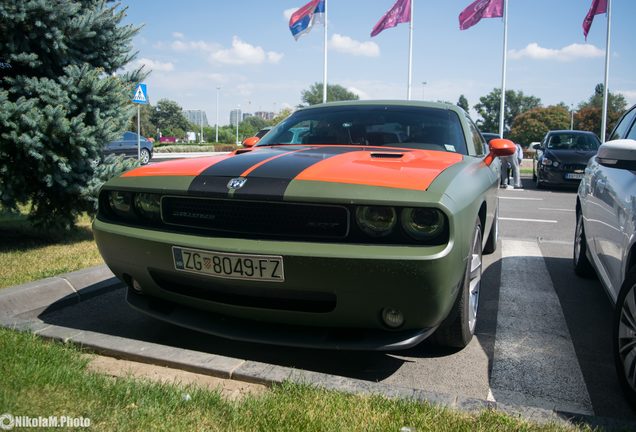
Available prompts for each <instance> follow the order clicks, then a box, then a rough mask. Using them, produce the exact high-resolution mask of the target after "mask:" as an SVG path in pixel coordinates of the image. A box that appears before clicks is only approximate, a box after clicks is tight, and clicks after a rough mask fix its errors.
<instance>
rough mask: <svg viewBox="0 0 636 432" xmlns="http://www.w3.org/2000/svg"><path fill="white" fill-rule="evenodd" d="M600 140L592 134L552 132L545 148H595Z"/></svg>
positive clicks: (599, 143)
mask: <svg viewBox="0 0 636 432" xmlns="http://www.w3.org/2000/svg"><path fill="white" fill-rule="evenodd" d="M599 145H601V142H600V141H599V140H598V138H597V137H596V136H595V135H593V134H587V133H567V132H565V133H553V134H551V135H550V136H549V137H548V139H547V146H546V147H547V148H549V149H552V150H584V151H588V150H589V151H593V150H597V149H598V147H599Z"/></svg>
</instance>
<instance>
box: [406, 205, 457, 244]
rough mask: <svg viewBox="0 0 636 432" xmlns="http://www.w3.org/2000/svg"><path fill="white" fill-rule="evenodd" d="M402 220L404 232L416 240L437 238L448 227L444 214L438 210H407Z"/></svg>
mask: <svg viewBox="0 0 636 432" xmlns="http://www.w3.org/2000/svg"><path fill="white" fill-rule="evenodd" d="M400 220H401V222H402V227H403V228H404V231H406V232H407V234H408V235H410V236H411V237H413V238H414V239H416V240H429V239H432V238H435V237H437V236H438V235H440V234H441V233H442V232H444V228H445V225H446V218H445V217H444V214H443V213H442V212H441V211H439V210H438V209H436V208H405V209H404V210H402V216H401V217H400Z"/></svg>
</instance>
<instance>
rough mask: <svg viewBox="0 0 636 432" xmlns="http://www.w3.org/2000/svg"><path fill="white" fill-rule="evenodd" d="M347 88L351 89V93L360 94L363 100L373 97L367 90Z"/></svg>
mask: <svg viewBox="0 0 636 432" xmlns="http://www.w3.org/2000/svg"><path fill="white" fill-rule="evenodd" d="M347 90H348V91H350V92H351V93H354V94H356V95H358V97H359V98H360V99H362V100H365V99H371V97H369V95H368V94H367V93H366V92H364V91H362V90H360V89H359V88H356V87H347Z"/></svg>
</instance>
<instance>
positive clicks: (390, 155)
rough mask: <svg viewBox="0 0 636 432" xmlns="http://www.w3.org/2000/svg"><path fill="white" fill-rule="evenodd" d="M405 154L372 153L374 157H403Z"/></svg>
mask: <svg viewBox="0 0 636 432" xmlns="http://www.w3.org/2000/svg"><path fill="white" fill-rule="evenodd" d="M403 156H404V153H380V152H374V153H371V157H372V158H373V159H401V158H402V157H403Z"/></svg>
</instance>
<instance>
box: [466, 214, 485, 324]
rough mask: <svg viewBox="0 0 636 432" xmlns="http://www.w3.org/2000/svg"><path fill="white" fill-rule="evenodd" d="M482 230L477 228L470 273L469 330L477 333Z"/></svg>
mask: <svg viewBox="0 0 636 432" xmlns="http://www.w3.org/2000/svg"><path fill="white" fill-rule="evenodd" d="M481 252H482V250H481V228H480V227H479V226H477V229H476V230H475V237H474V238H473V246H472V249H471V257H470V264H469V265H470V273H469V275H468V277H469V282H468V297H469V300H468V305H469V307H468V328H469V329H470V333H471V334H472V333H474V332H475V325H476V324H477V308H478V307H479V289H480V287H481V266H482V261H481Z"/></svg>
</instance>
